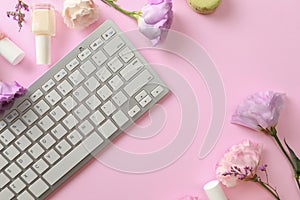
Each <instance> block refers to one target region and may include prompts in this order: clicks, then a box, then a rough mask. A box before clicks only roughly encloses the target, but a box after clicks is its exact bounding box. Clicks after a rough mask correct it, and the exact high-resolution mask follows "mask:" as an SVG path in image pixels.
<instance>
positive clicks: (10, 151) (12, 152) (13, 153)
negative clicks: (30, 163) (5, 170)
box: [3, 145, 20, 161]
mask: <svg viewBox="0 0 300 200" xmlns="http://www.w3.org/2000/svg"><path fill="white" fill-rule="evenodd" d="M19 154H20V151H19V150H18V149H17V148H16V147H15V146H13V145H11V146H9V147H8V148H6V149H5V150H4V151H3V155H5V156H6V157H7V158H8V159H9V160H11V161H12V160H13V159H14V158H16V157H17V156H18V155H19Z"/></svg>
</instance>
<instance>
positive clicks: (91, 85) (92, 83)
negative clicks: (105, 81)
mask: <svg viewBox="0 0 300 200" xmlns="http://www.w3.org/2000/svg"><path fill="white" fill-rule="evenodd" d="M84 85H85V86H86V87H87V88H88V89H89V91H91V92H93V91H94V90H96V89H97V87H99V86H100V83H99V81H98V80H97V79H96V78H95V77H93V76H92V77H91V78H89V79H88V80H87V81H86V82H85V83H84Z"/></svg>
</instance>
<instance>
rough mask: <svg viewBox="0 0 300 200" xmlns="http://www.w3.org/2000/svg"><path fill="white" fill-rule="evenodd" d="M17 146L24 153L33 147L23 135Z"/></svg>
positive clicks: (16, 143)
mask: <svg viewBox="0 0 300 200" xmlns="http://www.w3.org/2000/svg"><path fill="white" fill-rule="evenodd" d="M15 145H16V146H17V147H18V148H19V149H20V150H21V151H24V150H26V149H27V147H29V146H30V145H31V142H30V140H29V139H28V138H27V137H26V136H25V135H22V136H21V137H20V138H19V139H18V140H17V141H16V142H15Z"/></svg>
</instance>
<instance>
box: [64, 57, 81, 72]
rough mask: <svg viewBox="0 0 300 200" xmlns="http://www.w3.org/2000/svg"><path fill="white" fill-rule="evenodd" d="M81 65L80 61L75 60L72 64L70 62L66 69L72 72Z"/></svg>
mask: <svg viewBox="0 0 300 200" xmlns="http://www.w3.org/2000/svg"><path fill="white" fill-rule="evenodd" d="M78 65H79V61H78V60H77V59H76V58H74V59H73V60H72V61H71V62H69V63H68V64H67V65H66V68H67V69H68V70H69V71H72V70H73V69H74V68H75V67H77V66H78Z"/></svg>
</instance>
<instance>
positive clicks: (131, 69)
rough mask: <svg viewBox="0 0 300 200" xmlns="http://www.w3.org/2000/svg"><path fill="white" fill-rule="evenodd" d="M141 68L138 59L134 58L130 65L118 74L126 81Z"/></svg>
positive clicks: (141, 64) (141, 65)
mask: <svg viewBox="0 0 300 200" xmlns="http://www.w3.org/2000/svg"><path fill="white" fill-rule="evenodd" d="M143 67H144V65H143V63H141V61H140V60H139V59H138V58H135V59H134V60H133V61H132V62H131V63H129V64H128V65H127V66H126V67H125V68H124V69H122V70H121V71H120V74H121V76H123V78H124V79H125V80H126V81H128V80H129V79H131V78H132V77H133V76H134V75H135V74H136V73H138V72H139V71H140V70H141V69H142V68H143Z"/></svg>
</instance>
